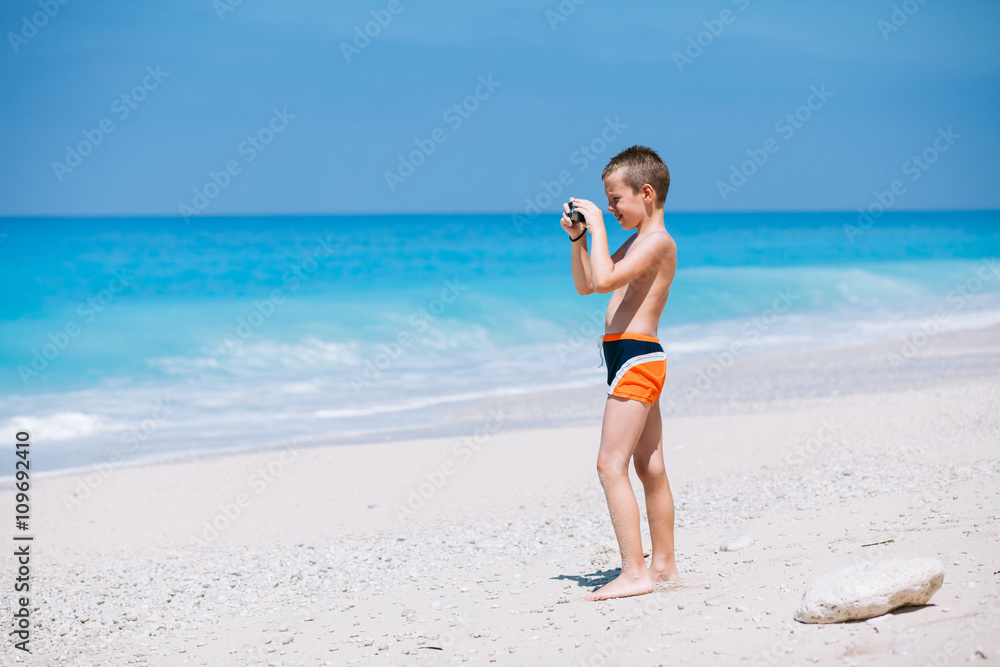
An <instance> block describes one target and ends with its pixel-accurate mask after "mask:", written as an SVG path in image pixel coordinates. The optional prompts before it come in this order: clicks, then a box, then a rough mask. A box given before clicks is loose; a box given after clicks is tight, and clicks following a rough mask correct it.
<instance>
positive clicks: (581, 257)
mask: <svg viewBox="0 0 1000 667" xmlns="http://www.w3.org/2000/svg"><path fill="white" fill-rule="evenodd" d="M559 223H560V224H561V225H562V228H563V229H564V230H566V233H567V234H569V238H570V249H569V253H570V254H569V262H570V268H571V269H572V270H573V286H574V287H576V291H577V293H578V294H582V295H584V296H586V295H587V294H593V293H594V287H593V284H592V283H591V280H590V256H589V255H588V254H587V228H586V227H585V226H584V225H582V224H581V223H579V222H573V221H571V220H570V219H569V206H568V205H566V204H563V217H562V219H561V220H560V221H559ZM580 234H583V238H581V239H579V240H577V241H573V240H572V239H575V238H577V237H579V236H580Z"/></svg>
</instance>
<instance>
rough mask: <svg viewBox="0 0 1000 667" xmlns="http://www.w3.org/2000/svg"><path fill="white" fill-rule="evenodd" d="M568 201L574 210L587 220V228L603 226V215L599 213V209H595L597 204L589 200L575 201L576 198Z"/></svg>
mask: <svg viewBox="0 0 1000 667" xmlns="http://www.w3.org/2000/svg"><path fill="white" fill-rule="evenodd" d="M569 200H570V202H572V203H573V206H574V207H575V208H576V210H578V211H580V212H581V213H583V217H585V218H586V219H587V226H588V227H591V228H592V227H598V226H600V227H603V226H604V214H603V213H601V209H599V208H598V207H597V204H595V203H594V202H592V201H590V200H589V199H577V198H576V197H570V198H569ZM564 207H565V206H564Z"/></svg>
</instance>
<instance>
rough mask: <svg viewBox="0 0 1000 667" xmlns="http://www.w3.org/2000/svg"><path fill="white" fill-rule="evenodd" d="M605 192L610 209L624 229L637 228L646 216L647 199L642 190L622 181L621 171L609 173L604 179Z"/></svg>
mask: <svg viewBox="0 0 1000 667" xmlns="http://www.w3.org/2000/svg"><path fill="white" fill-rule="evenodd" d="M604 193H605V194H606V195H607V196H608V211H609V212H611V213H612V214H613V215H614V216H615V219H616V220H617V221H618V224H620V225H621V226H622V229H624V230H630V229H635V228H636V227H638V226H639V223H640V222H642V220H643V218H645V216H646V201H645V199H644V196H643V192H642V190H640V191H639V192H632V188H630V187H629V186H628V185H626V184H625V183H624V181H622V179H621V176H620V172H618V171H616V172H614V173H612V174H608V177H607V178H605V179H604Z"/></svg>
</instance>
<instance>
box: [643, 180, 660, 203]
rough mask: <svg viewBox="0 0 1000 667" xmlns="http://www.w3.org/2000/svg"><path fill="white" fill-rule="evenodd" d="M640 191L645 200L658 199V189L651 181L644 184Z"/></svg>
mask: <svg viewBox="0 0 1000 667" xmlns="http://www.w3.org/2000/svg"><path fill="white" fill-rule="evenodd" d="M640 192H641V193H642V198H643V200H644V201H656V190H654V189H653V186H652V185H650V184H649V183H646V184H645V185H643V186H642V189H641V190H640Z"/></svg>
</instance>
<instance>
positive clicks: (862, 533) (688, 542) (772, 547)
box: [0, 327, 1000, 666]
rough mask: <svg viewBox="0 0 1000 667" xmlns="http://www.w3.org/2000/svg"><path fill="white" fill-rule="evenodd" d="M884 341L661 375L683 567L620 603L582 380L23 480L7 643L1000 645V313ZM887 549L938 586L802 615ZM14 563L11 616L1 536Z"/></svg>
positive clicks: (958, 655)
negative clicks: (797, 613)
mask: <svg viewBox="0 0 1000 667" xmlns="http://www.w3.org/2000/svg"><path fill="white" fill-rule="evenodd" d="M900 344H901V342H900V341H886V342H884V343H880V344H875V345H867V346H861V347H856V348H840V349H836V350H811V351H801V352H796V353H790V354H784V355H773V356H770V357H753V358H747V359H739V360H737V361H736V363H735V364H734V365H733V366H732V367H731V368H728V369H725V371H724V372H723V373H722V374H721V376H720V377H718V378H717V379H715V380H713V382H712V384H711V387H710V390H708V391H706V392H704V393H703V394H701V395H699V396H698V397H697V400H690V401H688V400H685V398H684V394H683V392H681V388H682V387H683V386H684V383H685V382H688V383H690V382H694V381H695V378H696V377H697V373H698V371H699V368H701V369H702V370H704V369H706V368H707V367H708V365H707V364H703V365H702V366H700V367H688V368H679V369H676V370H671V371H670V372H668V383H671V382H673V384H672V385H671V391H672V392H673V393H672V394H671V396H672V397H673V398H674V403H673V405H672V406H671V407H670V408H669V409H667V408H665V409H664V416H665V422H664V429H665V435H664V437H665V442H664V451H665V455H666V464H667V471H668V475H669V477H670V480H671V485H672V488H673V492H674V498H675V501H676V503H677V524H676V525H677V528H676V542H677V558H678V565H679V569H680V571H681V577H682V581H681V582H680V583H677V584H666V585H660V586H658V587H657V590H656V591H655V592H654V593H653V594H650V595H645V596H639V597H634V598H627V599H620V600H611V601H604V602H597V603H594V602H587V601H585V600H584V599H583V597H584V595H585V594H586V593H588V592H589V591H591V590H593V589H594V588H596V587H598V586H599V585H600V584H601V583H603V582H605V581H607V580H609V579H610V578H612V577H613V576H615V574H616V570H617V568H618V566H619V564H620V563H619V561H618V557H617V552H616V549H615V548H614V546H613V540H614V535H613V532H612V528H611V522H610V519H609V517H608V513H607V506H606V505H605V503H604V500H603V495H602V493H601V489H600V486H599V484H598V481H597V475H596V470H595V461H596V453H597V447H598V442H599V434H600V416H601V415H600V409H601V405H602V403H603V395H602V393H601V391H602V390H601V387H600V386H598V385H595V387H594V388H592V389H584V390H574V392H567V393H566V394H565V395H563V396H560V397H558V398H559V400H558V405H557V402H556V400H555V399H554V398H553V397H536V398H535V399H532V398H531V397H520V398H517V397H515V398H509V397H508V398H507V399H503V400H502V401H501V400H497V401H496V402H494V403H493V404H490V402H488V401H486V402H484V403H483V404H481V405H476V406H474V407H473V408H471V409H467V410H466V411H465V412H464V413H463V418H462V419H461V420H456V424H460V425H461V427H460V428H459V427H456V428H457V431H456V432H455V433H450V434H447V435H446V436H442V437H436V438H417V439H403V440H396V441H393V442H381V443H374V442H368V443H356V444H336V445H325V446H310V447H296V446H295V445H294V444H293V445H291V446H289V447H287V448H282V449H272V450H269V451H261V452H256V453H244V454H232V455H220V456H210V457H205V458H200V459H195V460H184V461H180V462H173V463H159V464H155V465H153V464H147V465H142V466H133V467H121V466H110V467H107V466H106V467H103V468H101V469H100V470H98V469H97V468H94V469H91V470H88V471H83V472H76V473H71V474H61V475H53V476H45V477H39V478H37V479H35V480H34V481H33V494H32V504H33V507H32V530H31V533H32V534H33V535H34V536H35V540H34V542H33V543H32V563H31V566H32V582H31V583H32V598H31V607H32V608H33V611H32V616H31V620H32V626H33V627H32V635H31V641H30V646H31V648H32V650H33V651H34V654H33V656H26V655H24V654H23V653H22V652H21V651H18V650H15V649H14V647H13V644H12V643H11V644H9V645H8V646H7V647H5V648H4V649H3V656H2V661H3V662H4V664H13V663H21V662H24V663H31V664H45V665H49V664H74V665H75V664H81V665H92V664H102V665H121V664H132V663H135V664H149V665H180V664H196V665H230V664H234V665H237V664H274V665H314V664H332V665H347V664H358V665H369V664H371V665H379V664H384V665H407V664H425V665H433V664H445V663H447V664H453V663H462V662H467V663H469V664H490V663H493V662H495V663H497V664H507V665H595V666H596V665H661V664H662V665H679V664H689V665H732V664H749V665H751V666H757V665H771V664H776V665H777V664H780V665H786V664H789V665H790V664H796V665H809V664H821V665H827V664H847V665H913V664H920V665H923V664H929V665H945V664H958V663H965V662H966V661H968V660H971V661H972V664H1000V661H998V656H1000V632H998V630H1000V529H998V525H1000V364H998V359H1000V354H998V350H1000V328H998V327H993V328H990V329H983V330H978V331H968V332H956V333H951V334H940V335H939V336H938V337H937V338H936V339H935V340H933V341H931V343H930V344H929V345H927V346H926V347H925V348H922V349H921V350H919V351H918V352H917V353H916V354H915V355H914V356H913V357H912V358H908V359H907V360H906V364H904V366H903V367H900V368H890V366H889V364H888V362H887V359H888V357H887V354H888V353H890V352H892V351H893V350H896V349H899V347H900ZM685 378H687V379H685ZM560 405H561V406H562V407H559V406H560ZM546 410H548V411H549V413H551V415H550V416H553V415H554V417H553V418H552V419H550V420H549V421H548V422H545V423H544V424H543V423H542V422H543V421H544V420H541V417H540V412H542V413H544V412H545V411H546ZM559 410H561V412H558V411H559ZM595 410H596V413H595ZM542 416H544V415H542ZM532 424H535V425H532ZM10 435H12V434H10ZM5 437H7V436H5ZM33 455H34V456H43V455H44V451H43V449H42V448H41V443H36V445H35V446H34V449H33ZM88 480H89V481H88ZM633 485H634V487H635V488H636V490H637V491H639V493H638V496H639V500H640V507H641V506H642V502H641V501H642V494H641V487H640V486H639V484H638V481H637V480H634V481H633ZM0 512H2V513H3V516H7V517H12V515H13V514H14V510H13V491H12V489H11V487H10V485H9V484H6V485H4V486H3V487H2V488H0ZM643 521H645V515H644V514H643ZM13 532H14V531H13V529H10V530H9V532H8V535H10V534H11V533H13ZM744 534H749V535H751V536H752V537H753V544H752V545H750V546H748V547H745V548H743V549H740V550H738V551H720V549H719V547H720V545H721V544H722V543H723V542H724V541H726V540H728V539H731V538H734V537H739V536H741V535H744ZM8 539H10V537H8ZM644 543H645V545H646V547H647V549H648V545H649V539H648V535H644ZM9 544H14V543H13V542H9ZM866 545H872V546H866ZM884 557H904V558H908V557H936V558H939V559H940V560H942V561H943V562H944V563H945V582H944V585H943V586H942V588H941V590H939V591H938V592H937V594H936V595H935V596H934V597H933V599H932V600H931V603H930V604H929V605H926V606H923V607H920V608H908V609H903V610H899V611H897V612H894V613H891V614H888V615H886V616H884V617H881V618H880V619H876V620H875V621H869V622H855V623H844V624H835V625H804V624H800V623H797V622H795V621H794V620H793V619H792V614H793V612H794V610H795V607H796V606H797V605H798V603H799V600H800V599H801V596H802V592H803V590H804V589H805V586H806V584H807V583H808V582H809V581H810V580H811V579H812V578H814V577H816V576H818V575H820V574H822V573H824V572H827V571H829V570H832V569H835V568H838V567H841V566H844V565H847V564H850V563H853V562H857V561H858V560H861V559H878V558H884ZM2 567H3V576H4V577H5V578H6V579H5V580H6V581H7V582H8V583H7V584H5V588H6V590H7V591H8V593H7V594H6V595H5V596H3V604H4V608H3V613H4V615H5V618H8V619H11V614H12V613H13V608H14V599H13V593H11V592H10V591H11V590H12V585H13V577H14V572H15V570H16V563H15V558H14V556H13V548H9V549H6V550H5V554H4V558H3V564H2ZM8 625H10V624H8ZM12 641H13V640H12Z"/></svg>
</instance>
